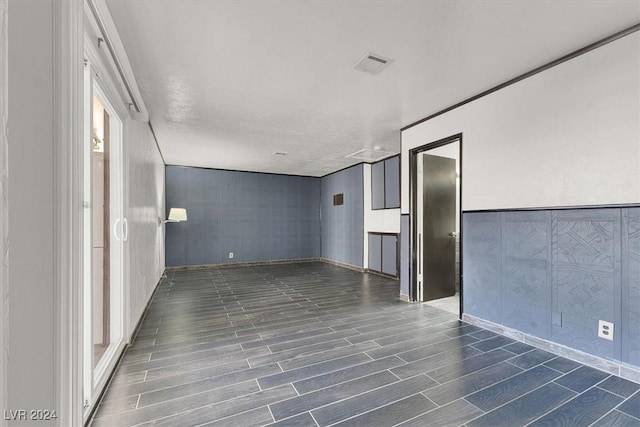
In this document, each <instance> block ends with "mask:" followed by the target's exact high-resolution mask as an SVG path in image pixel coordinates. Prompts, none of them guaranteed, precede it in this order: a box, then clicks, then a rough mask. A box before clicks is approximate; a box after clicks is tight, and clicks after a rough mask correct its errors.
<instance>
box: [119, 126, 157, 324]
mask: <svg viewBox="0 0 640 427" xmlns="http://www.w3.org/2000/svg"><path fill="white" fill-rule="evenodd" d="M125 146H126V150H127V154H128V155H127V158H128V185H127V193H128V197H127V200H128V207H127V221H128V226H129V236H128V247H127V248H126V249H125V250H126V253H128V254H129V257H128V259H129V313H130V314H129V324H128V326H127V333H128V336H129V337H130V336H131V334H132V333H133V332H134V329H135V327H136V326H137V324H138V321H139V320H140V318H141V316H142V314H143V313H144V309H145V308H146V306H147V302H148V301H149V298H150V297H151V294H152V293H153V290H154V289H155V286H156V285H157V284H158V281H159V280H160V277H161V276H162V273H163V272H164V267H165V264H164V226H160V227H159V226H158V217H160V218H164V162H163V160H162V157H161V156H160V152H159V151H158V147H157V145H156V143H155V141H154V139H153V134H152V133H151V129H150V128H149V125H148V124H147V123H145V122H141V121H135V120H127V122H126V123H125Z"/></svg>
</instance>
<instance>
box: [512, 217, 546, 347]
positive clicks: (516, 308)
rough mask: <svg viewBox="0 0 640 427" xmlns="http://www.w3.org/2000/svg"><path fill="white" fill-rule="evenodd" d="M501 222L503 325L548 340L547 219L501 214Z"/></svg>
mask: <svg viewBox="0 0 640 427" xmlns="http://www.w3.org/2000/svg"><path fill="white" fill-rule="evenodd" d="M502 219H503V225H502V263H503V269H502V288H503V289H502V294H503V295H502V304H503V321H504V322H510V323H512V324H514V325H517V326H516V327H517V329H519V330H521V331H523V332H527V333H529V334H532V335H535V336H539V337H542V338H549V337H550V336H551V328H550V325H551V323H550V317H551V310H550V307H551V245H550V242H551V215H550V213H549V212H544V211H542V212H541V211H537V212H536V211H533V212H505V213H504V214H502ZM548 308H549V309H548Z"/></svg>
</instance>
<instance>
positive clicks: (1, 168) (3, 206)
mask: <svg viewBox="0 0 640 427" xmlns="http://www.w3.org/2000/svg"><path fill="white" fill-rule="evenodd" d="M7 8H8V3H7V0H0V409H1V408H6V407H7V381H6V378H7V356H8V355H7V351H6V346H5V339H6V337H7V332H8V325H9V305H8V301H7V290H8V289H7V286H9V283H8V277H7V276H8V271H7V265H8V261H9V260H8V258H7V257H8V255H9V254H8V252H7V250H8V248H9V234H8V233H9V229H8V213H9V207H8V205H7V203H8V199H7V196H8V194H7V191H8V189H7V186H6V185H7V152H8V150H9V145H8V139H7V120H6V119H7V90H8V84H7V55H8V52H7V38H8V31H7V12H8V10H7ZM2 418H3V419H1V420H0V426H5V425H6V421H5V420H4V417H2Z"/></svg>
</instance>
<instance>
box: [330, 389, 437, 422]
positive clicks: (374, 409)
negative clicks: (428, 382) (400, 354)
mask: <svg viewBox="0 0 640 427" xmlns="http://www.w3.org/2000/svg"><path fill="white" fill-rule="evenodd" d="M394 384H395V383H394ZM418 395H420V396H422V397H424V398H425V399H427V400H428V401H429V402H431V403H433V404H434V405H435V403H434V402H432V401H431V399H429V398H428V397H426V396H425V395H423V394H422V392H418V393H414V394H411V395H408V396H404V397H402V398H399V399H395V400H392V401H389V402H387V403H385V404H384V405H381V406H376V407H375V408H372V409H368V410H366V411H363V412H358V413H357V414H353V415H349V416H348V417H347V418H343V419H341V420H338V421H336V422H333V423H331V424H327V425H326V427H331V426H334V425H336V424H340V423H343V422H345V421H349V420H352V419H354V418H357V417H359V416H361V415H365V414H368V413H370V412H373V411H376V410H378V409H381V408H385V407H387V406H390V405H393V404H395V403H398V402H400V401H402V400H404V399H408V398H410V397H413V396H418ZM435 407H438V406H437V405H436V406H435ZM434 409H435V408H434Z"/></svg>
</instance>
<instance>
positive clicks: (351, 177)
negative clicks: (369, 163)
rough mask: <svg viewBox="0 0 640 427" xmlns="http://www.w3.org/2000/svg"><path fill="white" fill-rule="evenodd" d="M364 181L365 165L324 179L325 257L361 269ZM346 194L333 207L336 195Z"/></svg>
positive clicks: (322, 182)
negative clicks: (340, 202)
mask: <svg viewBox="0 0 640 427" xmlns="http://www.w3.org/2000/svg"><path fill="white" fill-rule="evenodd" d="M363 185H364V178H363V166H362V164H359V165H355V166H352V167H350V168H348V169H345V170H342V171H339V172H335V173H332V174H330V175H327V176H324V177H322V178H321V193H322V256H323V257H324V258H327V259H330V260H333V261H337V262H340V263H344V264H349V265H352V266H355V267H362V265H363V261H364V260H363V257H364V187H363ZM335 194H343V195H344V204H342V205H338V206H334V205H333V196H334V195H335Z"/></svg>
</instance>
